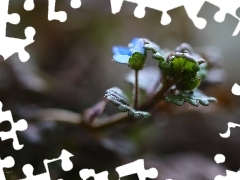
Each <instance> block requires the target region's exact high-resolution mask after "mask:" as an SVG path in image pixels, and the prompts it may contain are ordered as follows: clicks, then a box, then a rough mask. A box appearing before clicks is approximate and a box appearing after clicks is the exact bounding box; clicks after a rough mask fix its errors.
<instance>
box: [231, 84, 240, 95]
mask: <svg viewBox="0 0 240 180" xmlns="http://www.w3.org/2000/svg"><path fill="white" fill-rule="evenodd" d="M231 91H232V93H233V94H234V95H236V96H240V86H239V85H238V84H237V83H235V84H234V85H233V86H232V90H231Z"/></svg>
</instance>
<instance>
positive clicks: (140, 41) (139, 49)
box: [132, 38, 145, 54]
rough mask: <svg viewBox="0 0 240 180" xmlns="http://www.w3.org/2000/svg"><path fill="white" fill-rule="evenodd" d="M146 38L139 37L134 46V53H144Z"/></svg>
mask: <svg viewBox="0 0 240 180" xmlns="http://www.w3.org/2000/svg"><path fill="white" fill-rule="evenodd" d="M144 51H145V49H144V40H143V39H142V38H140V39H138V41H137V42H136V44H135V46H134V48H133V52H132V53H135V52H139V53H141V54H144Z"/></svg>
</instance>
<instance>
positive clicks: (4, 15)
mask: <svg viewBox="0 0 240 180" xmlns="http://www.w3.org/2000/svg"><path fill="white" fill-rule="evenodd" d="M8 7H9V0H1V1H0V55H2V56H3V58H4V59H5V60H6V59H7V58H9V57H10V56H11V55H13V54H14V53H18V55H19V59H20V60H21V61H22V62H26V61H27V60H28V59H29V57H30V55H29V54H28V53H27V52H26V51H25V47H26V46H28V45H29V44H32V43H33V42H34V40H33V37H34V35H35V33H36V32H35V29H34V28H33V27H27V28H26V29H25V36H26V39H18V38H11V37H6V27H7V23H8V22H9V23H11V24H18V23H19V22H20V16H19V15H18V14H16V13H14V14H8Z"/></svg>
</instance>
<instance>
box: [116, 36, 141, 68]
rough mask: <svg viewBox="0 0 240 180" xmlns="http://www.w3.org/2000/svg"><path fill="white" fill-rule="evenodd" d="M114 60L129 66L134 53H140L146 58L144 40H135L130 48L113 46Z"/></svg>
mask: <svg viewBox="0 0 240 180" xmlns="http://www.w3.org/2000/svg"><path fill="white" fill-rule="evenodd" d="M112 52H113V59H114V60H115V61H117V62H119V63H122V64H129V59H130V58H131V57H132V55H133V54H134V53H140V54H142V55H143V56H145V48H144V40H143V39H142V38H133V39H132V41H131V42H130V43H129V44H128V46H127V47H126V46H113V47H112Z"/></svg>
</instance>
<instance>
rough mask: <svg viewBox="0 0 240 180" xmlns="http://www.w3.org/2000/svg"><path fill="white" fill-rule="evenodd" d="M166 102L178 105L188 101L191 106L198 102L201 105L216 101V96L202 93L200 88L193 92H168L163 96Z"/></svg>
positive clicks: (196, 104)
mask: <svg viewBox="0 0 240 180" xmlns="http://www.w3.org/2000/svg"><path fill="white" fill-rule="evenodd" d="M165 101H166V102H173V103H174V104H176V105H178V106H182V105H183V104H184V102H188V103H189V104H191V105H193V106H196V107H197V106H198V104H199V103H200V104H201V105H203V106H208V105H209V103H210V102H216V101H217V100H216V98H214V97H208V96H206V95H204V94H203V93H202V92H201V91H200V90H195V91H193V92H181V93H179V94H170V95H168V96H167V97H166V98H165Z"/></svg>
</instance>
